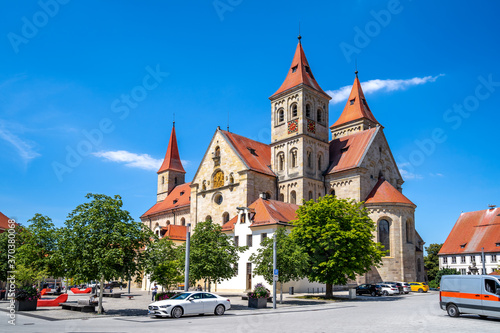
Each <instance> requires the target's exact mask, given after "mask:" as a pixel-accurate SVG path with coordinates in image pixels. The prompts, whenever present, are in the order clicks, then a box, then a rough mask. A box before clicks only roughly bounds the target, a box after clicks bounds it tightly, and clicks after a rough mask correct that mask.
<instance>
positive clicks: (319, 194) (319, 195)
mask: <svg viewBox="0 0 500 333" xmlns="http://www.w3.org/2000/svg"><path fill="white" fill-rule="evenodd" d="M320 197H321V190H319V191H318V199H319V198H320Z"/></svg>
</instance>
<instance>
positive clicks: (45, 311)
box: [0, 288, 347, 321]
mask: <svg viewBox="0 0 500 333" xmlns="http://www.w3.org/2000/svg"><path fill="white" fill-rule="evenodd" d="M116 291H117V292H124V294H123V295H122V297H121V298H108V297H104V298H103V308H104V310H105V311H106V313H105V314H103V315H98V314H97V313H82V312H78V311H70V310H63V309H61V307H41V308H37V310H36V311H26V312H20V313H18V314H19V315H26V316H30V317H34V318H39V319H44V320H50V321H55V320H68V319H88V318H101V317H126V316H141V317H142V316H143V317H146V316H147V314H148V310H147V308H148V305H149V304H150V303H151V302H152V301H151V295H150V294H148V292H147V291H143V290H140V289H138V288H132V289H131V292H130V296H133V298H132V299H129V298H128V297H127V296H129V294H128V293H127V291H128V290H127V289H123V290H122V291H119V290H116ZM68 294H69V296H68V302H76V301H77V300H78V299H88V295H85V294H73V293H72V292H69V293H68ZM217 294H218V295H220V296H223V297H227V298H229V300H230V301H231V310H229V311H228V312H227V315H250V314H257V313H263V312H264V313H266V312H268V313H278V312H288V311H292V310H295V309H298V308H302V307H308V308H309V307H311V306H315V305H316V306H317V305H321V306H322V307H324V306H325V304H335V303H337V304H338V303H343V302H342V301H338V300H337V301H325V300H314V299H298V298H296V297H297V296H302V295H303V294H295V295H291V296H290V295H288V294H283V304H280V303H279V300H280V295H279V294H277V297H276V298H277V309H276V310H274V309H273V308H272V307H273V303H267V306H268V307H267V308H265V309H253V308H249V307H248V301H247V300H242V299H241V296H242V294H241V293H217ZM334 296H337V297H342V298H345V299H346V300H347V292H345V291H341V292H334ZM8 304H9V303H8V301H0V311H6V307H7V305H8ZM96 309H97V308H96ZM311 310H313V309H312V308H311Z"/></svg>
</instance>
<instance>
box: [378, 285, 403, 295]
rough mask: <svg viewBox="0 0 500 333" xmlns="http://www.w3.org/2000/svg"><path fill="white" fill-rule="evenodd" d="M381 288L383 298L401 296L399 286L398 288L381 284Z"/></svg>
mask: <svg viewBox="0 0 500 333" xmlns="http://www.w3.org/2000/svg"><path fill="white" fill-rule="evenodd" d="M379 286H380V287H382V295H383V296H389V295H399V289H398V286H396V285H395V284H385V283H381V284H379Z"/></svg>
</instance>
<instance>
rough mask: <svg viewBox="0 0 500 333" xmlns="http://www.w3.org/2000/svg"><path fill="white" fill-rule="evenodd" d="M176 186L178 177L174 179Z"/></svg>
mask: <svg viewBox="0 0 500 333" xmlns="http://www.w3.org/2000/svg"><path fill="white" fill-rule="evenodd" d="M174 184H175V185H177V177H175V178H174Z"/></svg>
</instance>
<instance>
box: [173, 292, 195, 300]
mask: <svg viewBox="0 0 500 333" xmlns="http://www.w3.org/2000/svg"><path fill="white" fill-rule="evenodd" d="M189 295H191V293H182V294H178V295H175V296H174V297H172V298H171V299H186V298H188V297H189Z"/></svg>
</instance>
